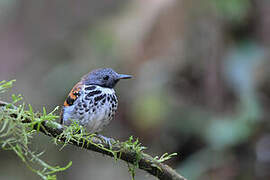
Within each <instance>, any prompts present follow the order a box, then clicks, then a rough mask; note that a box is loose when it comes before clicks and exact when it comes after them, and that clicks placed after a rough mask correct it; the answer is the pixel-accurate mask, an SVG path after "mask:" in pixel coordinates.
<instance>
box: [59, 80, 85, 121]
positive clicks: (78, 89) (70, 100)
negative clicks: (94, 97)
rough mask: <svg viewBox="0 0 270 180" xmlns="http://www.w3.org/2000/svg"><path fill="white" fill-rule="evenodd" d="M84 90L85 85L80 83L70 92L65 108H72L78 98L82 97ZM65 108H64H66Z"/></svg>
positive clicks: (61, 117)
mask: <svg viewBox="0 0 270 180" xmlns="http://www.w3.org/2000/svg"><path fill="white" fill-rule="evenodd" d="M82 88H83V84H82V83H81V82H78V83H77V84H76V85H75V86H74V87H73V88H72V90H71V91H70V92H69V94H68V96H67V98H66V100H65V102H64V107H67V106H71V105H73V103H74V102H75V101H76V99H78V97H79V96H80V95H81V90H82ZM64 107H63V108H64ZM63 108H62V111H61V113H60V124H62V123H63V113H64V112H63Z"/></svg>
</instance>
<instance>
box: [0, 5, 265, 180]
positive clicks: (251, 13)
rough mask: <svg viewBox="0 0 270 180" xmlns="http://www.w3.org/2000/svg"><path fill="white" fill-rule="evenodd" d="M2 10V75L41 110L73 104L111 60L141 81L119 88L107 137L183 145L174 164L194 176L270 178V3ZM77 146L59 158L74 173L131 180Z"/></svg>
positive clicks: (173, 147)
mask: <svg viewBox="0 0 270 180" xmlns="http://www.w3.org/2000/svg"><path fill="white" fill-rule="evenodd" d="M0 9H1V11H0V14H1V18H0V20H1V21H0V22H1V24H0V27H2V28H0V38H1V39H2V40H1V41H0V54H1V55H2V58H1V66H0V77H1V78H2V79H7V78H18V82H17V83H16V84H17V88H16V89H18V91H19V92H22V93H23V94H24V97H25V100H26V101H27V102H31V104H32V105H33V106H35V107H37V109H41V110H42V107H43V106H45V105H46V106H48V107H47V109H54V107H55V104H62V103H63V101H64V98H65V97H66V94H67V93H68V91H69V89H71V88H72V86H73V85H74V84H76V82H77V81H78V79H79V78H80V77H81V76H82V75H83V74H84V73H87V72H88V71H90V70H92V69H95V68H98V67H112V68H114V69H115V70H116V71H119V72H123V73H131V74H133V75H134V79H133V80H132V81H129V82H125V83H119V85H117V87H116V92H117V94H118V95H119V111H118V113H117V116H116V120H115V121H113V122H112V123H111V124H110V126H109V127H108V128H106V130H105V134H106V133H108V134H110V135H112V136H116V137H119V138H128V137H130V135H131V134H136V136H137V137H139V138H140V140H141V141H142V142H143V143H144V144H147V147H149V148H151V150H152V149H154V150H155V151H156V152H164V151H165V152H177V153H178V154H179V157H178V156H177V157H178V159H177V158H174V159H173V160H171V161H169V162H168V163H171V164H173V165H174V166H175V167H176V168H177V169H179V171H180V172H181V173H182V172H183V175H184V176H186V177H188V179H191V180H192V179H194V180H195V179H224V180H231V179H259V180H263V179H269V178H270V173H269V172H270V169H269V167H270V160H269V153H268V152H269V151H270V146H269V144H270V143H269V142H270V138H269V137H270V136H269V132H270V123H269V118H270V113H269V112H270V85H269V84H270V80H269V79H270V71H269V65H270V63H269V58H270V57H269V45H270V38H269V34H270V25H269V19H270V11H269V9H270V1H268V0H204V1H197V0H181V1H178V0H158V1H123V0H114V1H110V2H109V3H108V1H87V2H86V1H85V2H84V1H79V2H77V1H76V3H75V2H73V1H68V2H66V3H62V2H45V1H44V2H43V3H39V2H36V1H3V2H1V6H0ZM29 72H30V73H29ZM76 152H77V151H75V150H72V151H65V150H63V151H62V153H61V156H60V155H59V156H57V157H59V161H60V160H61V159H62V161H63V162H65V159H66V157H74V159H73V162H77V163H75V164H78V165H77V166H76V168H75V166H72V167H71V168H69V169H68V171H67V172H69V174H65V175H63V177H62V178H63V179H75V178H77V177H78V176H80V177H81V178H82V179H86V178H89V177H91V178H92V179H108V178H110V179H113V178H115V179H124V178H125V177H126V176H127V175H125V174H124V173H125V172H126V169H125V167H123V168H121V169H118V170H119V173H114V172H115V169H113V168H112V166H106V164H105V163H104V164H101V165H100V166H98V165H97V163H95V162H96V160H97V158H98V157H96V156H95V157H91V158H90V159H87V158H88V157H81V159H78V158H77V157H78V156H79V155H81V153H79V152H77V154H76ZM65 153H66V154H65ZM54 154H55V153H51V154H50V155H49V156H51V157H55V155H54ZM0 155H1V154H0ZM75 157H76V158H75ZM7 162H10V164H12V165H13V164H14V163H12V161H11V160H9V159H4V158H3V162H2V163H3V164H7ZM106 163H108V161H106ZM1 165H2V164H1ZM2 166H3V165H2ZM101 167H103V168H104V169H103V168H101ZM18 169H20V168H18ZM3 171H4V172H10V170H6V169H5V170H4V169H3ZM0 174H3V173H0ZM9 174H11V173H9ZM95 174H98V175H96V176H95ZM100 174H102V175H103V176H102V177H101V176H100ZM112 175H114V176H113V177H112ZM29 177H30V176H28V177H27V176H25V177H20V178H26V179H28V178H29ZM0 178H1V175H0ZM35 178H36V177H33V178H32V179H35ZM13 179H14V178H13ZM136 179H145V175H144V174H140V172H138V173H136Z"/></svg>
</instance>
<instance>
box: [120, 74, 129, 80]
mask: <svg viewBox="0 0 270 180" xmlns="http://www.w3.org/2000/svg"><path fill="white" fill-rule="evenodd" d="M130 78H132V76H131V75H127V74H119V75H118V79H130Z"/></svg>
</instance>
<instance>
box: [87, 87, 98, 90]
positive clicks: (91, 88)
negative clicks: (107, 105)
mask: <svg viewBox="0 0 270 180" xmlns="http://www.w3.org/2000/svg"><path fill="white" fill-rule="evenodd" d="M94 89H96V86H88V87H86V88H85V90H94Z"/></svg>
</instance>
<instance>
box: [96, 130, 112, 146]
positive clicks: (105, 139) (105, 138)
mask: <svg viewBox="0 0 270 180" xmlns="http://www.w3.org/2000/svg"><path fill="white" fill-rule="evenodd" d="M96 134H97V133H96ZM97 136H98V137H99V138H100V139H102V140H103V141H104V142H105V143H106V144H108V145H109V147H110V148H111V147H112V143H111V139H112V138H108V137H105V136H102V135H101V134H97Z"/></svg>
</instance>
